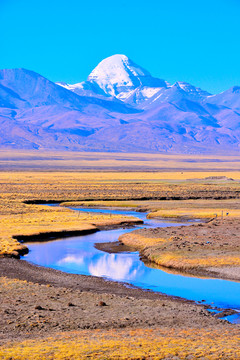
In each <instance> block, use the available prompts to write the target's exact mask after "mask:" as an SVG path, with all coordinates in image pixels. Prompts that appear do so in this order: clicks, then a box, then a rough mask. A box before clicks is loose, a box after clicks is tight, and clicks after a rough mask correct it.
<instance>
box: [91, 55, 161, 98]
mask: <svg viewBox="0 0 240 360" xmlns="http://www.w3.org/2000/svg"><path fill="white" fill-rule="evenodd" d="M88 81H89V82H92V83H96V84H97V85H98V86H99V87H100V88H101V89H102V90H103V91H104V92H105V93H106V94H107V95H110V96H115V97H117V96H118V95H119V94H120V93H121V92H128V91H131V90H134V89H136V88H137V87H139V86H149V87H166V82H165V81H163V80H160V79H156V78H153V77H152V76H151V74H150V73H149V72H148V71H147V70H145V69H143V68H142V67H141V66H139V65H137V64H135V63H134V62H133V61H132V60H130V59H129V58H128V57H127V56H126V55H113V56H110V57H108V58H106V59H104V60H102V61H101V62H100V63H99V64H98V65H97V67H96V68H95V69H94V70H93V71H92V72H91V74H90V75H89V76H88Z"/></svg>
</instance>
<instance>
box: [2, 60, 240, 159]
mask: <svg viewBox="0 0 240 360" xmlns="http://www.w3.org/2000/svg"><path fill="white" fill-rule="evenodd" d="M239 144H240V87H233V88H231V89H229V90H227V91H226V92H224V93H221V94H218V95H211V94H209V93H208V92H206V91H203V90H201V89H199V88H197V87H194V86H193V85H191V84H188V83H185V82H176V83H175V84H173V85H170V84H169V83H167V82H166V81H164V80H160V79H156V78H154V77H152V76H151V75H150V73H149V72H148V71H146V70H144V69H143V68H142V67H140V66H138V65H136V64H135V63H134V62H133V61H132V60H130V59H129V58H127V57H126V56H125V55H114V56H111V57H109V58H107V59H104V60H103V61H101V62H100V63H99V65H98V66H97V67H96V68H95V69H94V70H93V71H92V72H91V74H90V75H89V77H88V79H87V80H86V81H83V82H80V83H76V84H73V85H71V84H66V83H63V82H58V83H56V84H55V83H53V82H51V81H49V80H48V79H46V78H44V77H43V76H41V75H39V74H37V73H35V72H33V71H29V70H26V69H10V70H0V147H1V148H24V149H52V150H56V149H57V150H78V151H79V150H80V151H123V152H127V151H129V152H174V153H205V154H207V153H211V154H215V153H222V154H225V153H226V151H227V152H228V153H229V154H237V153H239V151H240V146H239Z"/></svg>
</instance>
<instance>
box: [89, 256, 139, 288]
mask: <svg viewBox="0 0 240 360" xmlns="http://www.w3.org/2000/svg"><path fill="white" fill-rule="evenodd" d="M133 265H134V263H133V259H132V258H131V257H130V256H127V257H126V256H125V257H121V256H119V255H116V254H105V255H103V256H101V258H100V259H99V260H98V261H97V262H95V263H94V262H91V263H90V265H89V272H90V274H91V275H94V276H103V277H108V278H111V279H112V280H123V281H124V280H125V279H128V280H133V279H135V277H136V274H137V271H138V269H139V266H138V267H135V268H134V267H133Z"/></svg>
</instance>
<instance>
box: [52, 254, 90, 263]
mask: <svg viewBox="0 0 240 360" xmlns="http://www.w3.org/2000/svg"><path fill="white" fill-rule="evenodd" d="M57 263H58V265H63V264H67V263H68V264H75V265H82V264H83V263H84V257H83V256H76V255H68V256H66V257H64V258H62V259H61V260H58V262H57Z"/></svg>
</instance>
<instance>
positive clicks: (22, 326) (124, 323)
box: [0, 258, 240, 344]
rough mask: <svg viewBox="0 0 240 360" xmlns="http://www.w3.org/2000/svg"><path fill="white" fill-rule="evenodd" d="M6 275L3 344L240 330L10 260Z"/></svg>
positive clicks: (1, 269) (93, 280) (161, 298)
mask: <svg viewBox="0 0 240 360" xmlns="http://www.w3.org/2000/svg"><path fill="white" fill-rule="evenodd" d="M0 275H1V277H0V298H1V305H0V311H1V314H2V315H1V317H0V329H1V330H0V341H1V343H2V344H3V343H5V342H8V341H10V340H12V339H13V338H14V339H15V341H23V340H24V339H29V338H30V339H34V338H36V337H37V338H38V337H40V338H43V337H45V334H46V333H47V334H48V336H51V335H52V336H54V334H57V333H59V332H64V331H76V330H79V329H120V328H132V329H142V328H146V329H147V328H157V327H161V328H164V329H172V328H175V329H185V330H187V329H191V330H193V329H195V330H197V329H199V330H200V329H209V331H214V330H220V329H222V330H224V331H226V330H229V331H230V329H233V328H234V329H235V331H238V329H239V326H237V325H231V324H229V323H228V322H226V321H224V320H220V319H218V317H217V316H213V315H212V313H210V312H208V311H207V306H206V305H204V304H199V305H198V304H195V303H194V302H192V301H187V300H184V299H181V298H174V297H170V296H167V295H164V294H159V293H154V292H150V291H143V290H141V289H138V288H134V287H126V286H124V284H121V283H118V282H113V281H106V280H104V279H102V278H98V277H93V276H83V275H75V274H67V273H63V272H60V271H57V270H53V269H49V268H44V267H39V266H35V265H32V264H30V263H28V262H26V261H22V260H17V259H9V258H3V259H0ZM239 334H240V333H239Z"/></svg>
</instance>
